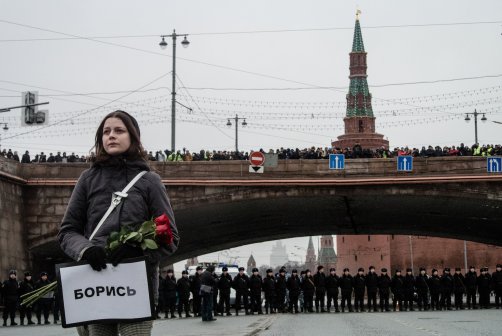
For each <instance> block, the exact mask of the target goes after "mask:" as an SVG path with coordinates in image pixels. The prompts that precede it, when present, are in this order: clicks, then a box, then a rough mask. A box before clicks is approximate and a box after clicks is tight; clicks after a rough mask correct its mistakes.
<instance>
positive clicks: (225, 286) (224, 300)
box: [218, 266, 232, 316]
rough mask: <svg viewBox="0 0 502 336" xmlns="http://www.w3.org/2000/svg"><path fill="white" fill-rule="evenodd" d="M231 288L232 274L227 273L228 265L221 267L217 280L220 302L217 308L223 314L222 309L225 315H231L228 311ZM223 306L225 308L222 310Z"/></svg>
mask: <svg viewBox="0 0 502 336" xmlns="http://www.w3.org/2000/svg"><path fill="white" fill-rule="evenodd" d="M231 288H232V276H230V274H228V267H226V266H225V267H223V268H222V273H221V275H220V279H219V280H218V290H219V292H220V302H219V303H218V307H219V308H218V310H219V311H220V312H221V313H222V314H223V311H225V313H226V314H227V316H231V315H232V313H231V312H230V289H231ZM223 306H225V310H223Z"/></svg>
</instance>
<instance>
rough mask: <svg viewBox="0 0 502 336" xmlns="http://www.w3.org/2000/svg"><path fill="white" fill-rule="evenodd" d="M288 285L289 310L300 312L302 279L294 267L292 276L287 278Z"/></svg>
mask: <svg viewBox="0 0 502 336" xmlns="http://www.w3.org/2000/svg"><path fill="white" fill-rule="evenodd" d="M286 286H287V289H288V291H289V311H290V312H291V313H295V314H298V297H299V296H300V291H301V280H300V278H299V277H298V271H297V270H295V269H294V270H292V271H291V276H290V277H289V279H288V280H287V282H286ZM293 309H294V310H293Z"/></svg>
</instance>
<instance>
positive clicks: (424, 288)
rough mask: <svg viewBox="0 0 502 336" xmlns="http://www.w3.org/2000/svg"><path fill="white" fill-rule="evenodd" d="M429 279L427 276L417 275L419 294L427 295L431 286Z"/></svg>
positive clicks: (416, 282) (416, 281)
mask: <svg viewBox="0 0 502 336" xmlns="http://www.w3.org/2000/svg"><path fill="white" fill-rule="evenodd" d="M428 281H429V278H428V277H427V274H424V275H422V274H420V275H417V277H416V278H415V287H416V288H417V292H418V293H422V294H423V293H427V292H428V291H429V285H428V283H427V282H428Z"/></svg>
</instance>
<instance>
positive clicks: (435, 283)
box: [429, 268, 441, 310]
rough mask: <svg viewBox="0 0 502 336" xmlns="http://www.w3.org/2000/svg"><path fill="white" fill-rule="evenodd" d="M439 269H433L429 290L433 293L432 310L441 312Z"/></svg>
mask: <svg viewBox="0 0 502 336" xmlns="http://www.w3.org/2000/svg"><path fill="white" fill-rule="evenodd" d="M438 273H439V272H438V270H437V269H435V268H434V269H432V276H431V277H430V278H429V290H430V292H431V310H441V306H440V300H439V297H440V295H441V278H440V277H439V274H438Z"/></svg>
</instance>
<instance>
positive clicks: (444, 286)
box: [441, 267, 453, 310]
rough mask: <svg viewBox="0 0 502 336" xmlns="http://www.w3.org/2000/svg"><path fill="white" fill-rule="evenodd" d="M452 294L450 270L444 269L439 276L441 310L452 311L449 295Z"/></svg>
mask: <svg viewBox="0 0 502 336" xmlns="http://www.w3.org/2000/svg"><path fill="white" fill-rule="evenodd" d="M452 294H453V277H452V276H451V274H450V268H449V267H446V268H445V269H444V270H443V275H442V276H441V308H442V309H445V310H452V308H451V295H452Z"/></svg>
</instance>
